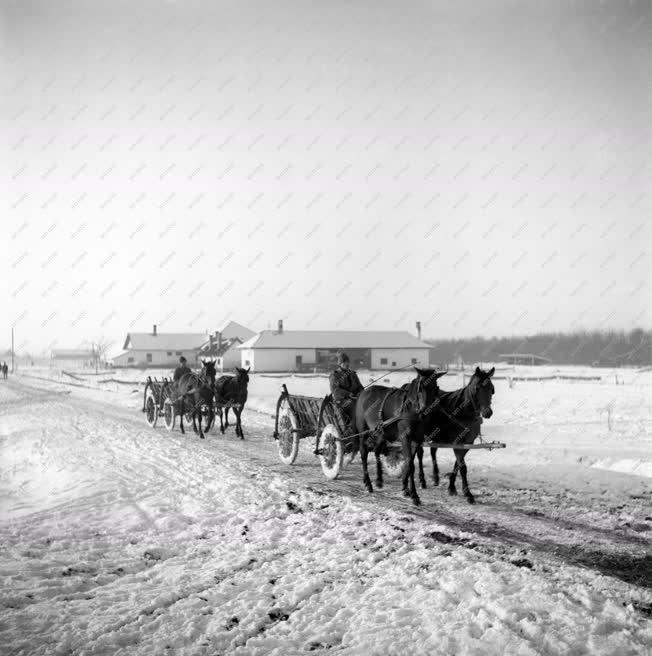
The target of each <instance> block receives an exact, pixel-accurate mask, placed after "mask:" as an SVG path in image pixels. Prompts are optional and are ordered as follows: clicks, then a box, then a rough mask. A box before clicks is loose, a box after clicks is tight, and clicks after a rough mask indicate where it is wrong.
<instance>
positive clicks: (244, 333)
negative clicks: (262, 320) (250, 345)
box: [217, 321, 256, 342]
mask: <svg viewBox="0 0 652 656" xmlns="http://www.w3.org/2000/svg"><path fill="white" fill-rule="evenodd" d="M217 332H219V333H222V339H233V338H234V337H239V338H240V339H241V340H242V341H243V342H244V341H246V340H248V339H251V338H252V337H254V336H255V335H256V333H255V332H254V331H253V330H251V329H250V328H247V326H243V325H242V324H241V323H238V322H237V321H229V322H228V323H227V324H226V325H225V326H224V327H223V328H222V330H218V331H217Z"/></svg>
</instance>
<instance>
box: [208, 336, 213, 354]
mask: <svg viewBox="0 0 652 656" xmlns="http://www.w3.org/2000/svg"><path fill="white" fill-rule="evenodd" d="M208 352H209V353H210V354H211V355H213V333H210V334H209V335H208Z"/></svg>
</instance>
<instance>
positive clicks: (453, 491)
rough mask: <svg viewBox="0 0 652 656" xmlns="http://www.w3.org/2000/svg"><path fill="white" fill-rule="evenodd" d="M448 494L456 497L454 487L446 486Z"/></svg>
mask: <svg viewBox="0 0 652 656" xmlns="http://www.w3.org/2000/svg"><path fill="white" fill-rule="evenodd" d="M448 494H449V495H450V496H451V497H456V496H457V490H456V489H455V488H454V487H449V488H448Z"/></svg>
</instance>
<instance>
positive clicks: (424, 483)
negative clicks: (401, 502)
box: [419, 481, 428, 490]
mask: <svg viewBox="0 0 652 656" xmlns="http://www.w3.org/2000/svg"><path fill="white" fill-rule="evenodd" d="M419 485H421V489H422V490H427V489H428V486H427V485H426V482H425V481H419Z"/></svg>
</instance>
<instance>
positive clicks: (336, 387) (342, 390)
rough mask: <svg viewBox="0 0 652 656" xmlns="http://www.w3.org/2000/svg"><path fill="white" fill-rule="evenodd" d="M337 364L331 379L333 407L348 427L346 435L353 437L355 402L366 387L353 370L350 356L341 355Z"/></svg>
mask: <svg viewBox="0 0 652 656" xmlns="http://www.w3.org/2000/svg"><path fill="white" fill-rule="evenodd" d="M337 362H338V367H337V369H335V370H334V371H333V373H331V375H330V378H329V382H330V387H331V394H332V395H333V405H334V407H335V412H336V413H337V415H338V419H340V421H341V422H342V423H343V425H344V426H347V430H346V433H345V434H349V435H351V434H353V430H352V429H351V426H352V420H353V413H354V411H355V402H356V399H357V397H358V394H360V392H362V390H363V389H364V387H362V383H361V382H360V379H359V378H358V374H356V373H355V371H353V369H351V365H350V364H349V356H348V355H347V354H346V353H340V354H339V356H338V358H337Z"/></svg>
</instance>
